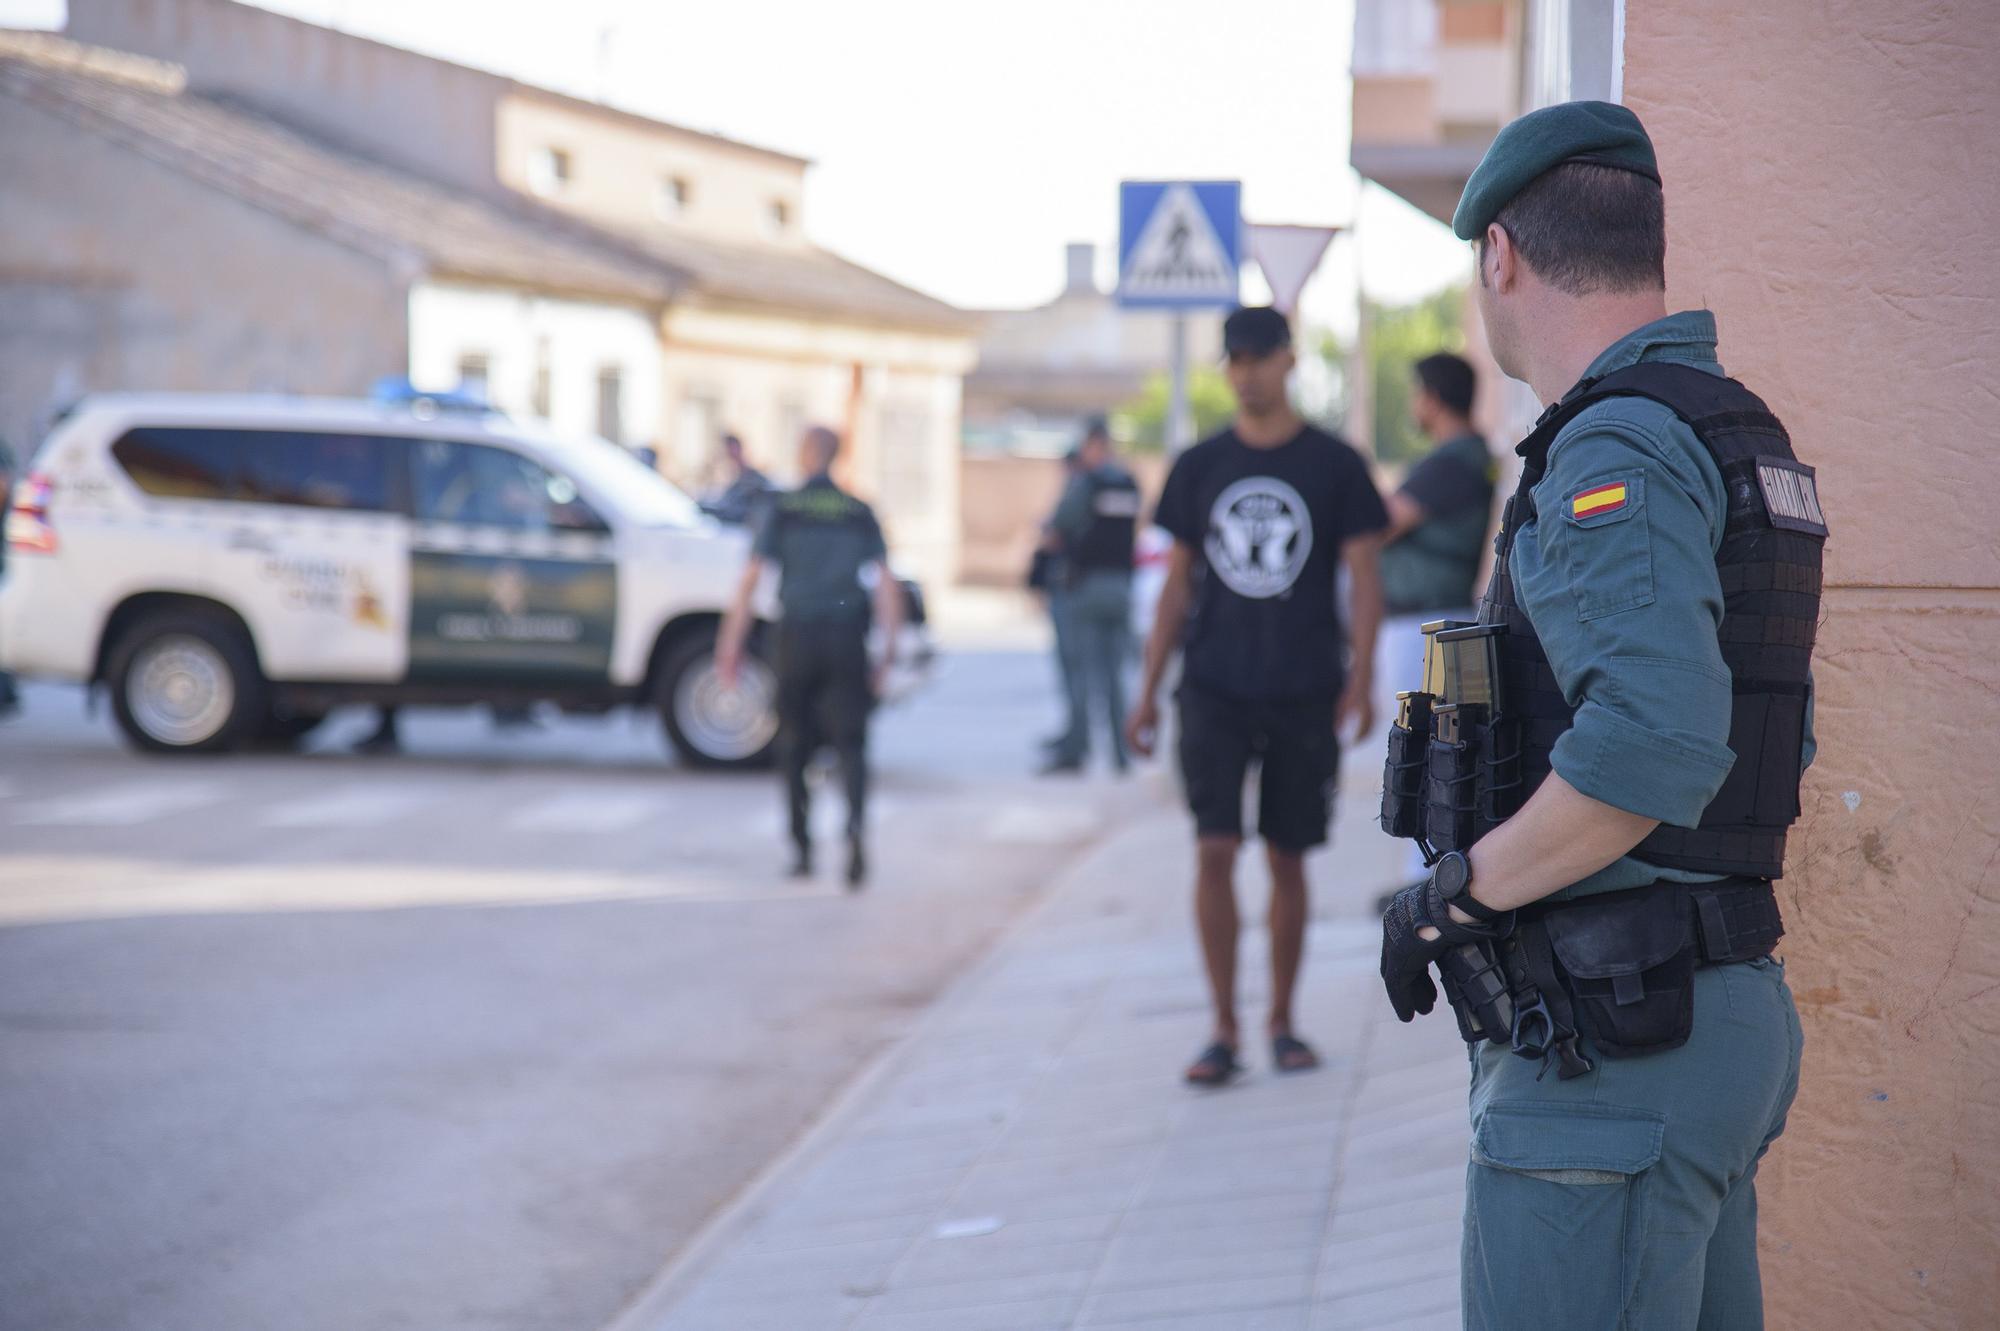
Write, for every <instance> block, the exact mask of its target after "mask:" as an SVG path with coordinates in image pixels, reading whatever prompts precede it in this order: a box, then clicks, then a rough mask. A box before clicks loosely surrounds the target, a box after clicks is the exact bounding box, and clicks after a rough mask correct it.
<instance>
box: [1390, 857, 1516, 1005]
mask: <svg viewBox="0 0 2000 1331" xmlns="http://www.w3.org/2000/svg"><path fill="white" fill-rule="evenodd" d="M1426 925H1429V926H1430V927H1432V928H1434V929H1436V930H1437V931H1438V936H1437V937H1436V938H1430V939H1425V938H1419V937H1418V936H1417V930H1419V929H1422V928H1423V927H1425V926H1426ZM1513 926H1514V917H1513V913H1512V912H1511V911H1510V912H1508V913H1507V914H1505V915H1503V916H1496V922H1495V923H1494V924H1490V925H1480V926H1469V925H1463V924H1459V923H1457V922H1456V921H1454V920H1453V919H1452V918H1451V911H1450V910H1449V909H1448V908H1447V907H1446V905H1445V900H1444V896H1443V894H1442V893H1440V892H1439V891H1438V888H1437V885H1436V883H1435V881H1434V880H1432V879H1425V880H1424V881H1423V882H1421V883H1412V884H1410V885H1409V886H1408V887H1406V888H1404V889H1403V890H1402V891H1400V892H1398V893H1397V894H1396V895H1395V896H1394V897H1393V898H1391V900H1390V902H1389V909H1387V910H1385V911H1383V912H1382V987H1383V988H1385V989H1387V990H1388V991H1389V1003H1390V1006H1392V1007H1394V1008H1395V1009H1396V1019H1397V1020H1398V1021H1414V1020H1416V1018H1417V1016H1418V1014H1420V1013H1421V1014H1423V1015H1426V1016H1428V1015H1429V1014H1430V1011H1431V1009H1432V1008H1434V1007H1436V1006H1437V985H1435V984H1433V983H1432V982H1431V973H1430V968H1431V963H1433V962H1435V961H1436V960H1437V959H1438V958H1439V957H1441V956H1443V955H1444V954H1445V953H1447V952H1449V951H1451V950H1452V949H1453V948H1455V947H1461V946H1464V945H1466V944H1469V943H1471V944H1477V943H1482V942H1489V941H1491V940H1493V939H1496V938H1504V937H1506V936H1507V934H1508V933H1509V932H1511V931H1512V929H1513Z"/></svg>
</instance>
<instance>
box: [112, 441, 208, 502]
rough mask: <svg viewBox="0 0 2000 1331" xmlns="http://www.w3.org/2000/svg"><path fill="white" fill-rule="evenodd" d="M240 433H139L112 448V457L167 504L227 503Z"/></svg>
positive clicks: (146, 488)
mask: <svg viewBox="0 0 2000 1331" xmlns="http://www.w3.org/2000/svg"><path fill="white" fill-rule="evenodd" d="M236 433H237V432H236V431H233V430H169V429H138V430H132V431H130V432H128V433H127V434H126V435H125V437H124V438H123V439H120V440H119V441H118V442H117V443H115V444H113V445H112V446H111V456H112V457H113V458H116V459H117V461H118V465H119V466H121V467H123V468H124V469H125V474H126V475H128V476H130V477H131V478H132V481H133V483H134V484H135V485H137V486H138V487H139V488H140V489H141V490H144V491H145V492H146V493H147V494H149V495H158V496H160V497H161V498H165V499H227V498H229V492H230V488H231V485H232V482H233V473H234V471H235V454H236V437H235V436H236Z"/></svg>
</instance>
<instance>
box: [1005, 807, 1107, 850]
mask: <svg viewBox="0 0 2000 1331" xmlns="http://www.w3.org/2000/svg"><path fill="white" fill-rule="evenodd" d="M1101 821H1102V819H1101V818H1100V817H1099V815H1098V813H1097V810H1096V809H1095V808H1093V807H1092V806H1090V805H1088V804H1003V805H1001V806H1000V807H999V808H997V809H995V810H993V812H992V815H991V816H990V817H988V818H987V820H986V825H985V826H984V827H982V828H981V829H980V831H981V833H982V834H983V835H984V836H985V839H986V840H988V841H995V842H999V843H1001V844H1003V845H1014V846H1060V845H1063V844H1065V843H1066V842H1071V841H1081V840H1083V839H1084V838H1085V837H1088V836H1089V835H1090V834H1091V833H1092V832H1095V831H1096V830H1097V828H1098V824H1099V823H1100V822H1101Z"/></svg>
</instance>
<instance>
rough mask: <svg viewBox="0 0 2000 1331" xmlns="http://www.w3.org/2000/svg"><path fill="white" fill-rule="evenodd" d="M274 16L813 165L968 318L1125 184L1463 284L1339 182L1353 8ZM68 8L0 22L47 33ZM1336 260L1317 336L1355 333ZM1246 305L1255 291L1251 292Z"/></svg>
mask: <svg viewBox="0 0 2000 1331" xmlns="http://www.w3.org/2000/svg"><path fill="white" fill-rule="evenodd" d="M260 3H262V5H263V7H264V8H267V9H273V10H278V11H281V12H285V13H290V14H294V15H297V16H299V17H301V18H306V19H309V20H312V21H315V22H332V23H337V24H338V25H339V26H341V27H344V28H347V29H349V30H351V31H354V32H357V33H361V34H364V35H366V36H369V37H374V38H376V39H378V40H382V41H387V42H392V43H394V44H396V45H399V46H406V47H410V48H412V49H415V50H419V51H424V52H427V53H430V54H435V55H440V56H444V57H446V58H449V59H453V60H458V61H461V62H464V63H467V64H473V65H479V66H482V67H485V68H490V69H495V70H499V71H501V72H504V73H507V74H509V75H512V76H514V77H516V78H520V79H523V80H526V81H529V82H534V83H540V84H544V85H547V86H550V87H554V88H559V89H561V90H563V91H566V92H571V93H576V94H580V95H583V96H588V97H598V98H601V99H603V100H606V101H609V102H613V103H615V104H617V105H620V106H624V107H627V108H629V109H632V110H635V111H639V112H642V113H645V114H648V115H652V116H656V117H659V118H661V119H665V120H671V121H675V122H677V123H681V124H686V125H691V126H694V127H697V128H703V129H712V130H717V131H719V132H721V133H724V134H728V135H731V136H733V137H737V138H742V139H747V140H749V141H751V142H753V143H760V144H765V145H768V146H771V147H775V148H781V149H784V150H786V151H789V152H796V153H800V154H802V155H805V156H808V157H811V158H813V159H814V161H815V162H816V163H817V165H815V167H814V168H813V170H812V171H811V173H810V174H809V176H808V181H809V185H808V193H807V200H806V209H805V222H806V228H807V231H808V232H809V233H810V234H811V236H812V237H813V239H815V240H816V241H818V242H819V243H820V244H822V245H825V246H827V247H828V248H831V249H834V250H837V251H839V252H841V253H843V254H845V255H847V256H848V257H849V258H852V259H855V260H857V261H859V262H861V263H864V264H867V265H868V266H870V267H872V268H875V269H878V270H880V271H882V272H885V273H888V274H889V275H891V276H893V277H896V278H898V279H899V280H902V281H904V282H908V283H910V284H911V285H914V286H917V287H919V288H922V289H923V290H926V291H929V292H932V293H934V294H936V295H939V296H942V297H943V298H945V299H946V300H949V301H952V302H953V303H955V304H960V305H967V306H980V307H984V306H995V307H1005V306H1026V305H1033V304H1038V303H1040V302H1041V301H1044V300H1046V299H1048V298H1049V297H1050V296H1052V295H1054V294H1055V292H1056V291H1057V289H1058V288H1059V287H1060V286H1061V282H1062V263H1063V259H1062V247H1063V244H1064V243H1065V242H1067V241H1071V240H1090V241H1095V242H1096V243H1097V244H1098V247H1099V265H1100V276H1101V277H1102V279H1103V280H1105V281H1106V282H1107V283H1108V282H1109V280H1110V278H1111V275H1112V273H1111V266H1112V259H1111V257H1110V254H1109V250H1110V248H1111V247H1112V246H1113V245H1114V244H1115V241H1116V234H1117V224H1118V217H1117V184H1118V181H1119V180H1120V178H1124V177H1132V178H1151V179H1162V178H1164V179H1173V178H1220V179H1229V178H1235V179H1240V180H1242V181H1243V197H1244V213H1245V216H1246V217H1248V218H1249V219H1250V220H1251V221H1263V222H1312V223H1326V224H1350V223H1357V222H1358V226H1359V228H1360V236H1361V248H1362V249H1363V250H1364V251H1365V253H1366V255H1367V273H1366V277H1365V280H1366V286H1367V290H1368V291H1369V293H1370V294H1371V295H1375V296H1378V297H1382V298H1388V299H1393V300H1402V299H1408V298H1411V297H1415V296H1418V295H1422V294H1425V293H1427V292H1429V291H1432V290H1435V289H1436V288H1437V287H1439V286H1441V285H1443V284H1445V283H1447V282H1450V281H1455V280H1460V279H1462V278H1463V277H1465V276H1466V275H1467V274H1468V273H1469V272H1470V261H1469V258H1468V256H1467V254H1466V251H1465V247H1464V246H1463V245H1460V244H1459V243H1458V242H1456V241H1455V240H1453V239H1452V238H1451V236H1450V233H1449V232H1448V231H1447V230H1446V229H1445V228H1444V227H1443V226H1441V225H1439V224H1438V223H1436V222H1433V221H1432V220H1431V219H1429V218H1427V217H1425V216H1424V215H1423V214H1421V213H1419V212H1417V211H1416V210H1415V209H1412V208H1410V207H1408V206H1407V205H1405V204H1403V203H1402V202H1401V200H1399V199H1397V198H1396V197H1395V196H1393V195H1391V194H1389V193H1388V192H1387V191H1384V190H1382V189H1379V188H1376V187H1374V186H1367V187H1365V188H1364V187H1363V186H1362V185H1361V183H1360V181H1359V180H1358V178H1357V177H1356V176H1355V174H1354V172H1353V171H1352V170H1351V169H1350V168H1349V167H1348V166H1347V146H1348V119H1349V90H1348V74H1347V65H1348V49H1349V45H1350V43H1351V40H1352V35H1353V18H1352V13H1353V10H1352V4H1351V0H1236V2H1235V3H1233V4H1228V5H1223V4H1218V3H1215V2H1214V0H1206V2H1205V3H1196V0H1008V3H1006V4H1004V5H1001V4H982V5H978V6H972V5H962V4H954V3H949V2H948V0H845V3H828V0H727V2H722V0H699V3H688V2H687V0H562V2H561V3H548V2H546V0H543V2H541V3H537V2H536V0H260ZM61 14H62V5H61V0H0V24H11V25H38V26H57V25H59V24H60V22H61ZM1351 256H1352V248H1351V246H1350V245H1349V243H1348V242H1347V241H1345V240H1341V241H1336V242H1335V245H1334V249H1333V250H1332V251H1331V253H1330V254H1329V256H1328V258H1327V260H1326V262H1325V264H1324V265H1323V266H1322V268H1321V272H1320V276H1319V277H1318V278H1317V279H1316V280H1315V281H1314V284H1313V285H1312V286H1311V287H1310V288H1308V290H1307V294H1306V299H1305V312H1306V315H1307V317H1308V319H1309V320H1311V321H1313V322H1317V323H1324V324H1331V325H1332V326H1335V327H1338V328H1342V329H1347V328H1350V327H1351V326H1352V318H1353V314H1352V307H1353V299H1354V297H1353V291H1354V287H1353V282H1354V273H1353V260H1352V257H1351ZM1246 294H1251V291H1250V290H1246Z"/></svg>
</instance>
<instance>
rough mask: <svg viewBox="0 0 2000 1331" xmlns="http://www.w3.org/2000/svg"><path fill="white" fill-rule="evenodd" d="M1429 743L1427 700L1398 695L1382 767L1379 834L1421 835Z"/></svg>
mask: <svg viewBox="0 0 2000 1331" xmlns="http://www.w3.org/2000/svg"><path fill="white" fill-rule="evenodd" d="M1430 740H1431V697H1430V695H1429V694H1428V693H1406V694H1402V695H1400V697H1399V699H1398V705H1397V715H1396V719H1395V720H1394V721H1393V722H1391V723H1390V726H1389V758H1388V761H1387V762H1386V763H1384V764H1383V767H1382V830H1383V831H1384V832H1387V833H1388V834H1389V835H1390V836H1395V837H1420V836H1422V835H1423V834H1424V765H1425V761H1426V758H1427V750H1428V748H1429V746H1430Z"/></svg>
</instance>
